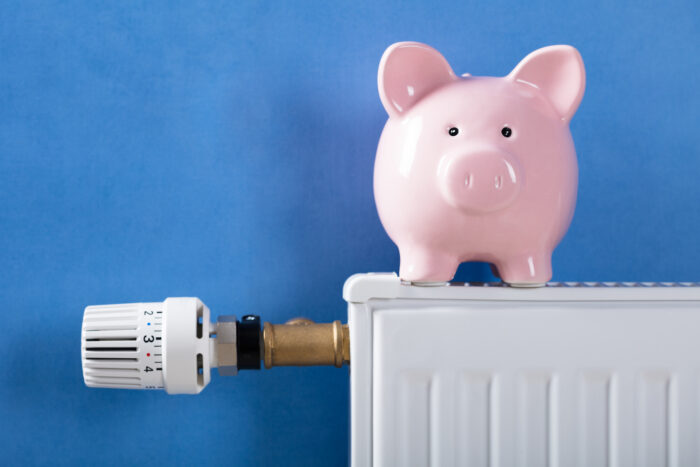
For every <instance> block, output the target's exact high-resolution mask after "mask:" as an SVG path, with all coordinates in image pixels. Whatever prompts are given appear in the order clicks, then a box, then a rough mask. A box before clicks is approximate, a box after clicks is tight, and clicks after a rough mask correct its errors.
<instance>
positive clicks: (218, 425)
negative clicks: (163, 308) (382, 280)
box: [0, 0, 700, 466]
mask: <svg viewBox="0 0 700 467" xmlns="http://www.w3.org/2000/svg"><path fill="white" fill-rule="evenodd" d="M94 3H95V2H41V3H34V2H28V1H22V2H4V3H3V6H2V9H1V11H2V13H1V14H0V233H1V237H0V238H1V240H0V261H1V263H0V264H1V267H0V299H1V301H2V302H1V303H2V308H3V323H2V327H3V335H2V338H1V339H0V350H1V352H2V358H0V371H1V372H2V375H3V381H2V384H0V427H1V431H2V432H1V434H0V464H4V465H12V464H52V465H57V464H66V465H70V464H73V465H89V464H92V465H95V464H98V463H99V464H114V465H118V464H138V465H164V464H170V465H196V464H204V463H209V464H214V465H221V464H228V465H256V464H257V465H319V466H328V465H342V464H344V463H345V462H346V461H347V456H348V424H349V422H348V372H347V370H346V369H342V370H338V369H334V368H312V369H297V368H290V369H272V370H268V371H261V372H247V373H243V374H240V375H239V376H238V377H236V378H220V377H217V376H216V375H215V376H214V380H213V382H212V384H210V385H209V387H208V388H207V389H206V390H205V391H204V392H203V393H202V394H201V395H200V396H197V397H191V396H177V397H173V396H167V395H166V394H164V393H159V392H145V391H132V392H130V391H116V390H92V389H87V388H85V387H84V386H83V382H82V376H81V369H80V349H79V337H80V322H81V315H82V310H83V308H84V307H85V306H86V305H88V304H99V303H112V302H115V303H119V302H128V301H150V300H153V301H156V300H162V299H164V298H165V297H168V296H188V295H195V296H198V297H201V298H202V299H203V300H204V302H205V303H207V304H208V305H209V307H210V308H211V309H212V311H213V313H214V314H215V315H216V314H221V313H235V314H237V315H239V316H240V315H242V314H245V313H257V314H260V315H262V316H263V318H264V319H265V320H269V321H271V322H280V321H284V320H286V319H288V318H291V317H293V316H297V315H304V316H308V317H310V318H312V319H315V320H320V321H328V320H334V319H342V320H344V319H345V307H344V302H343V301H342V298H341V287H342V284H343V282H344V280H345V278H346V277H347V276H349V275H351V274H353V273H356V272H365V271H388V270H396V269H397V266H398V255H397V252H396V249H395V247H394V246H393V244H392V243H391V242H390V240H389V239H388V238H387V237H386V235H385V234H384V231H383V230H382V227H381V225H380V224H379V221H378V219H377V215H376V212H375V208H374V202H373V198H372V185H371V181H372V166H373V159H374V151H375V148H376V143H377V140H378V137H379V134H380V132H381V129H382V126H383V124H384V121H385V119H386V115H385V112H384V110H383V109H382V107H381V105H380V102H379V98H378V96H377V90H376V68H377V65H378V62H379V58H380V56H381V54H382V52H383V50H384V49H385V48H386V47H387V46H388V45H390V44H391V43H392V42H395V41H399V40H417V41H423V42H426V43H429V44H431V45H433V46H435V47H436V48H437V49H438V50H440V51H442V52H443V53H444V55H445V56H446V57H447V58H448V60H449V61H450V62H451V63H452V65H453V67H454V68H455V71H457V72H459V73H463V72H470V73H472V74H476V75H484V74H485V75H504V74H506V73H508V72H509V71H510V69H511V68H512V67H513V66H515V64H516V63H517V62H518V61H519V60H520V59H521V58H522V57H524V56H525V55H526V54H527V53H528V52H530V51H532V50H534V49H536V48H538V47H541V46H545V45H549V44H555V43H569V44H572V45H574V46H576V47H577V48H578V49H579V50H580V51H581V53H582V55H583V57H584V61H585V63H586V68H587V72H588V86H587V90H586V96H585V97H584V100H583V103H582V105H581V107H580V109H579V112H578V114H577V115H576V116H575V117H574V120H573V122H572V131H573V135H574V139H575V141H576V145H577V150H578V155H579V161H580V191H579V203H578V208H577V213H576V216H575V218H574V221H573V224H572V226H571V230H570V231H569V234H568V236H567V237H566V238H565V240H564V241H563V243H562V244H561V245H560V247H559V248H558V250H557V251H556V253H555V257H554V272H555V279H559V280H584V279H587V280H671V281H673V280H693V281H698V280H700V265H699V264H698V260H700V241H699V239H698V237H699V235H698V232H700V207H699V206H700V183H698V178H699V175H700V157H699V151H698V147H700V131H699V130H698V123H699V119H698V108H700V86H699V85H698V72H699V71H700V50H699V48H700V27H699V22H700V3H699V2H697V1H694V0H669V1H665V2H654V1H634V2H610V1H600V2H590V1H581V0H577V1H570V2H552V3H547V2H528V6H525V5H524V4H523V5H518V4H517V3H514V2H512V1H501V0H497V1H491V2H488V3H487V2H484V3H476V2H461V3H448V2H423V3H416V2H408V3H406V2H402V3H401V4H394V5H392V4H388V3H381V2H368V3H362V2H327V1H325V2H315V3H306V2H304V3H302V2H254V3H245V2H194V1H193V2H115V3H114V4H113V5H111V6H110V5H99V6H98V5H95V4H94ZM458 277H459V278H460V279H475V280H476V279H489V278H490V277H491V276H490V275H489V272H488V269H487V267H486V266H485V265H480V264H476V265H468V266H463V267H462V268H461V269H460V272H459V276H458Z"/></svg>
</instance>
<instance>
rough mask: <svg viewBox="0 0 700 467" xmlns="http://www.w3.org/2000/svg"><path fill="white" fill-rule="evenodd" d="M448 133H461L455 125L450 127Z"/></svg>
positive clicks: (452, 134)
mask: <svg viewBox="0 0 700 467" xmlns="http://www.w3.org/2000/svg"><path fill="white" fill-rule="evenodd" d="M448 133H449V134H450V136H457V135H458V134H459V128H457V127H454V126H453V127H452V128H450V129H449V131H448Z"/></svg>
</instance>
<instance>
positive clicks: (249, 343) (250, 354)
mask: <svg viewBox="0 0 700 467" xmlns="http://www.w3.org/2000/svg"><path fill="white" fill-rule="evenodd" d="M236 333H237V334H238V336H237V339H236V350H237V351H238V369H239V370H259V369H260V355H261V352H260V349H261V347H262V329H261V327H260V316H257V315H246V316H244V317H242V318H241V320H240V321H238V322H237V323H236Z"/></svg>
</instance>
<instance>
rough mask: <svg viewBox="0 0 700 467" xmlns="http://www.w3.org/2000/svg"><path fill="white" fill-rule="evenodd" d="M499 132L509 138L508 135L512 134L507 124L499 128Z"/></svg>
mask: <svg viewBox="0 0 700 467" xmlns="http://www.w3.org/2000/svg"><path fill="white" fill-rule="evenodd" d="M501 134H502V135H503V136H505V137H506V138H510V135H512V134H513V130H511V129H510V128H508V127H507V126H504V127H503V129H502V130H501Z"/></svg>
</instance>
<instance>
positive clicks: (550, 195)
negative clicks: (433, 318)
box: [374, 42, 585, 285]
mask: <svg viewBox="0 0 700 467" xmlns="http://www.w3.org/2000/svg"><path fill="white" fill-rule="evenodd" d="M584 87H585V72H584V68H583V62H582V60H581V56H580V55H579V53H578V52H577V51H576V49H574V48H573V47H570V46H565V45H557V46H551V47H545V48H543V49H539V50H537V51H535V52H533V53H531V54H530V55H528V56H527V57H526V58H525V59H523V61H521V62H520V64H518V65H517V66H516V67H515V69H514V70H513V71H512V72H511V73H510V74H509V75H508V76H505V77H500V78H494V77H472V76H469V75H464V76H463V77H458V76H457V75H455V73H454V72H453V71H452V69H451V67H450V65H449V64H448V63H447V61H446V60H445V58H444V57H443V56H442V55H440V53H439V52H437V51H436V50H435V49H432V48H431V47H429V46H427V45H425V44H420V43H416V42H401V43H397V44H394V45H392V46H391V47H389V48H388V49H387V51H386V52H385V53H384V56H383V57H382V60H381V64H380V66H379V94H380V97H381V100H382V103H383V104H384V107H385V109H386V110H387V112H388V113H389V120H388V122H387V123H386V126H385V127H384V131H383V132H382V136H381V139H380V141H379V147H378V149H377V159H376V162H375V170H374V195H375V200H376V202H377V209H378V211H379V216H380V218H381V221H382V224H383V225H384V227H385V229H386V231H387V233H388V234H389V236H390V237H391V238H392V240H393V241H394V242H395V243H396V245H397V246H398V247H399V251H400V254H401V268H400V271H399V275H400V276H401V278H402V279H404V280H409V281H426V282H432V281H448V280H451V279H452V278H453V277H454V274H455V272H456V270H457V267H458V266H459V264H460V263H461V262H464V261H486V262H489V263H492V264H493V265H494V266H495V267H496V268H497V272H498V274H499V276H500V277H501V278H502V279H503V280H504V281H505V282H508V283H511V284H518V285H533V284H542V283H544V282H547V281H548V280H550V279H551V277H552V267H551V255H552V251H553V250H554V248H555V247H556V246H557V244H558V243H559V241H560V240H561V239H562V237H563V236H564V234H565V233H566V230H567V229H568V227H569V224H570V222H571V218H572V216H573V212H574V207H575V204H576V189H577V183H578V168H577V164H576V152H575V149H574V144H573V141H572V138H571V133H570V131H569V120H570V119H571V117H572V116H573V115H574V113H575V112H576V109H577V107H578V105H579V103H580V102H581V98H582V96H583V91H584Z"/></svg>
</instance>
